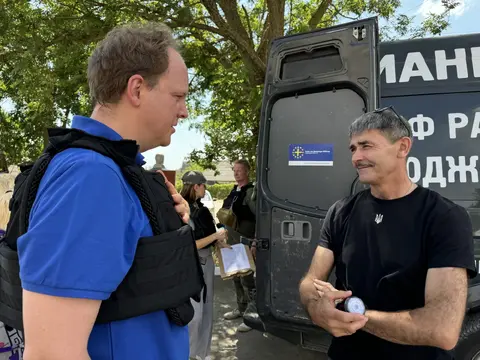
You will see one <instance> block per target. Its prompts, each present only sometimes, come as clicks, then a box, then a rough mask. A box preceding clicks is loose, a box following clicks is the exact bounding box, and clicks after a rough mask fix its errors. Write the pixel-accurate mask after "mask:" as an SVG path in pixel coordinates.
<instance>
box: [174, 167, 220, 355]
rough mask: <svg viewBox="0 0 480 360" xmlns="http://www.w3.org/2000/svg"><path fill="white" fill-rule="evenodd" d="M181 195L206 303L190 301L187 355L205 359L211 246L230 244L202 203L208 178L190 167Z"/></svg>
mask: <svg viewBox="0 0 480 360" xmlns="http://www.w3.org/2000/svg"><path fill="white" fill-rule="evenodd" d="M182 181H183V188H182V191H181V193H180V194H181V195H182V196H183V198H184V199H185V200H186V201H187V202H188V204H189V205H190V219H191V222H192V225H193V227H194V235H195V239H196V243H197V249H198V255H199V257H200V262H201V264H202V269H203V276H204V278H205V284H206V285H207V299H206V301H205V303H203V301H200V302H199V303H197V302H195V301H193V302H192V305H193V307H194V309H195V315H194V317H193V319H192V321H191V322H190V323H189V324H188V329H189V334H190V358H191V359H200V360H204V359H207V358H208V354H209V352H210V344H211V340H212V330H213V280H214V276H215V264H214V261H213V257H212V247H213V246H219V247H229V245H227V243H226V240H227V232H226V231H225V230H224V229H220V230H218V231H217V228H216V226H215V220H214V219H213V217H212V214H211V213H210V211H209V210H208V209H207V208H206V207H205V206H204V205H203V204H202V202H201V199H202V198H203V197H204V196H205V188H206V185H205V183H206V182H207V180H206V179H205V177H204V176H203V174H202V173H201V172H199V171H189V172H187V173H185V174H184V175H183V177H182Z"/></svg>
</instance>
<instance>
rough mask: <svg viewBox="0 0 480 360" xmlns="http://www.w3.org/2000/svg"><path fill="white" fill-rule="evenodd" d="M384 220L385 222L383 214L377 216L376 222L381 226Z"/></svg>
mask: <svg viewBox="0 0 480 360" xmlns="http://www.w3.org/2000/svg"><path fill="white" fill-rule="evenodd" d="M382 220H383V215H382V214H377V215H375V222H376V223H377V224H380V223H381V222H382Z"/></svg>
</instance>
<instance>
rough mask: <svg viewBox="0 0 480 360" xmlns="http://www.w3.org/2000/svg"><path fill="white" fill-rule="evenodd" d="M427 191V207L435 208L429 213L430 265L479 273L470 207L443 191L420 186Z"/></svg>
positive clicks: (469, 273) (469, 274) (428, 247)
mask: <svg viewBox="0 0 480 360" xmlns="http://www.w3.org/2000/svg"><path fill="white" fill-rule="evenodd" d="M420 190H421V191H422V192H423V193H425V195H424V196H425V200H424V201H425V203H426V206H429V207H431V208H432V211H431V212H430V214H429V216H428V219H427V221H428V224H427V227H428V234H429V237H428V242H427V248H426V250H427V259H428V268H429V269H430V268H441V267H459V268H465V269H467V273H468V276H469V277H470V278H474V277H475V276H476V275H477V271H476V268H475V257H474V243H473V228H472V222H471V219H470V216H469V214H468V212H467V211H466V209H465V208H464V207H462V206H460V205H458V204H456V203H454V202H453V201H451V200H449V199H447V198H445V197H443V196H441V195H440V194H439V193H437V192H435V191H433V190H430V189H426V188H420Z"/></svg>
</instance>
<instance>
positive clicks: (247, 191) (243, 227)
mask: <svg viewBox="0 0 480 360" xmlns="http://www.w3.org/2000/svg"><path fill="white" fill-rule="evenodd" d="M249 174H250V164H249V163H248V161H247V160H245V159H239V160H237V161H235V162H234V164H233V175H234V177H235V181H236V182H237V185H236V186H234V188H233V189H232V191H231V192H230V194H229V195H228V197H227V198H226V199H225V200H224V202H223V206H222V207H223V208H231V209H232V211H233V213H234V215H235V219H236V221H235V227H234V228H233V230H234V231H232V232H231V233H229V242H230V243H231V244H235V243H239V242H240V236H244V237H246V238H248V239H252V240H253V239H255V228H256V219H255V213H256V209H255V207H256V204H255V201H254V200H253V190H254V185H253V183H252V182H250V180H249ZM255 246H256V245H255V243H254V244H252V247H255ZM233 282H234V285H235V293H236V296H237V308H236V309H235V310H233V311H230V312H227V313H226V314H225V315H224V318H225V319H227V320H233V319H236V318H239V317H242V316H243V314H244V313H245V311H246V310H247V307H248V305H249V303H254V301H255V294H256V287H255V277H254V276H253V274H250V275H246V276H236V277H234V278H233ZM250 330H251V328H250V327H249V326H247V325H246V324H243V323H242V324H241V325H240V326H239V327H238V331H240V332H247V331H250Z"/></svg>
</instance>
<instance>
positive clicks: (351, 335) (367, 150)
mask: <svg viewBox="0 0 480 360" xmlns="http://www.w3.org/2000/svg"><path fill="white" fill-rule="evenodd" d="M411 146H412V129H411V127H410V125H409V123H408V122H407V121H406V120H405V119H404V118H402V117H400V116H399V115H397V113H396V112H395V111H394V110H393V108H385V109H381V110H377V111H374V112H370V113H367V114H364V115H363V116H361V117H360V118H358V119H357V120H356V121H355V122H354V123H353V124H352V125H351V126H350V150H351V152H352V164H353V166H354V167H355V168H356V169H357V172H358V176H359V180H360V181H361V182H362V183H365V184H369V185H370V189H368V190H364V191H361V192H359V193H357V194H355V195H353V196H350V197H347V198H344V199H342V200H340V201H338V202H337V203H336V204H334V205H333V206H332V207H331V208H330V209H329V211H328V213H327V216H326V219H325V222H324V225H323V229H322V231H321V235H320V240H319V246H318V247H317V250H316V252H315V255H314V257H313V260H312V264H311V267H310V270H309V271H308V274H307V275H306V276H305V278H304V279H303V281H302V282H301V284H300V295H301V299H302V302H303V304H304V305H305V307H306V309H307V311H308V313H309V314H310V316H311V318H312V321H313V322H314V323H315V324H317V325H318V326H320V327H322V328H324V329H326V330H327V331H329V332H330V333H331V334H332V335H333V336H334V339H333V341H332V343H331V346H330V349H329V351H328V355H329V357H330V358H331V359H332V360H347V359H353V358H361V359H389V360H397V359H398V360H404V359H422V360H447V359H453V355H452V353H451V352H449V350H451V349H453V348H454V347H455V345H456V343H457V341H458V337H459V334H460V330H461V327H462V322H463V319H464V316H465V307H466V300H467V287H468V285H467V277H468V276H470V277H474V276H475V275H476V271H475V262H474V252H473V236H472V232H473V231H472V225H471V222H470V218H469V215H468V213H467V212H466V210H465V209H464V208H463V207H461V206H459V205H456V204H455V203H453V202H452V201H450V200H448V199H446V198H444V197H442V196H440V195H439V194H438V193H436V192H434V191H432V190H429V189H426V188H423V187H421V186H418V185H416V184H414V183H412V181H411V180H410V178H409V177H408V173H407V166H406V161H407V157H408V154H409V152H410V149H411ZM334 266H335V268H336V277H337V280H336V284H335V288H333V287H332V286H331V285H330V284H328V283H326V280H327V278H328V275H329V274H330V272H331V270H332V268H333V267H334ZM335 290H340V291H335ZM347 290H348V291H347ZM352 294H353V295H354V296H357V297H359V298H361V299H362V300H363V302H364V303H365V305H366V307H367V311H366V313H365V314H364V315H361V314H352V313H347V312H343V311H340V310H337V309H336V308H335V305H334V304H335V301H336V300H343V299H345V298H347V297H349V296H351V295H352ZM359 330H360V331H359Z"/></svg>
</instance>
